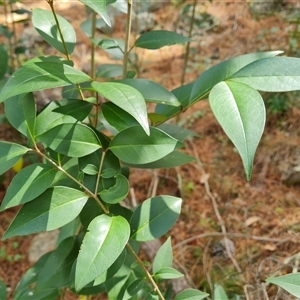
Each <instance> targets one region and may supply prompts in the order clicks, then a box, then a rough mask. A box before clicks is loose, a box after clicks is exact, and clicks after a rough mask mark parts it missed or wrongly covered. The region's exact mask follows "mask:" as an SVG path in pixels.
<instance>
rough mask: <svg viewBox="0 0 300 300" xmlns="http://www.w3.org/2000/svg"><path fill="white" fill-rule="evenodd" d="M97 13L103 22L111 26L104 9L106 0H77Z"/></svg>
mask: <svg viewBox="0 0 300 300" xmlns="http://www.w3.org/2000/svg"><path fill="white" fill-rule="evenodd" d="M79 1H80V2H82V3H83V4H85V5H86V6H88V7H89V8H91V9H92V10H93V11H95V12H96V13H97V14H99V15H100V16H101V18H102V19H103V20H104V21H105V23H106V24H107V25H108V26H110V27H111V22H110V19H109V16H108V14H107V10H106V2H107V1H106V0H100V1H99V0H79Z"/></svg>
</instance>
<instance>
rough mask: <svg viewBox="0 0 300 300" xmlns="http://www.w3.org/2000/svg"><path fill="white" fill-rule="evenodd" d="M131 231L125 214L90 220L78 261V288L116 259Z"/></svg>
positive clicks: (76, 283)
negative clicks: (123, 215)
mask: <svg viewBox="0 0 300 300" xmlns="http://www.w3.org/2000/svg"><path fill="white" fill-rule="evenodd" d="M129 234H130V227H129V224H128V222H127V221H126V220H125V219H124V218H123V217H121V216H113V217H110V216H107V215H101V216H99V217H96V218H95V219H94V220H93V221H92V222H91V223H90V225H89V227H88V232H87V233H86V235H85V237H84V239H83V242H82V245H81V249H80V252H79V255H78V259H77V263H76V271H75V289H76V291H79V290H81V289H82V288H83V287H84V286H85V285H87V284H88V283H90V282H91V281H92V280H94V279H96V278H97V277H98V276H100V275H101V274H102V273H104V272H105V271H106V270H107V269H108V268H109V267H110V266H111V265H112V264H113V263H114V262H115V261H116V259H117V258H118V257H119V255H120V254H121V252H122V251H123V249H124V247H125V245H126V243H127V241H128V239H129Z"/></svg>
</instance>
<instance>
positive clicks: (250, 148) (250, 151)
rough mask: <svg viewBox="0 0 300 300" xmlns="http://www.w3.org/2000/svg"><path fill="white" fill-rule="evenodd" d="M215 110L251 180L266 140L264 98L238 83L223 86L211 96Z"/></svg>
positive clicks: (222, 84)
mask: <svg viewBox="0 0 300 300" xmlns="http://www.w3.org/2000/svg"><path fill="white" fill-rule="evenodd" d="M209 103H210V106H211V109H212V111H213V113H214V115H215V117H216V118H217V120H218V122H219V123H220V124H221V126H222V128H223V130H224V131H225V133H226V134H227V135H228V137H229V138H230V139H231V141H232V142H233V144H234V145H235V147H236V148H237V150H238V152H239V154H240V156H241V158H242V161H243V165H244V169H245V173H246V177H247V180H250V178H251V172H252V167H253V159H254V154H255V151H256V148H257V146H258V143H259V141H260V138H261V136H262V133H263V130H264V126H265V119H266V112H265V106H264V102H263V100H262V97H261V95H260V94H259V93H258V92H257V91H256V90H254V89H252V88H251V87H249V86H247V85H245V84H242V83H238V82H232V81H227V82H220V83H219V84H217V85H216V86H214V88H213V89H212V90H211V92H210V94H209Z"/></svg>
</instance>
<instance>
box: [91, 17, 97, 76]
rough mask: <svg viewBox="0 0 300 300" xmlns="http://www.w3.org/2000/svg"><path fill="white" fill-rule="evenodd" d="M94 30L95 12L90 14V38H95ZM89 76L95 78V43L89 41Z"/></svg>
mask: <svg viewBox="0 0 300 300" xmlns="http://www.w3.org/2000/svg"><path fill="white" fill-rule="evenodd" d="M95 31H96V13H95V12H94V11H93V14H92V39H94V38H95ZM91 47H92V48H91V77H92V78H93V79H95V44H94V43H91Z"/></svg>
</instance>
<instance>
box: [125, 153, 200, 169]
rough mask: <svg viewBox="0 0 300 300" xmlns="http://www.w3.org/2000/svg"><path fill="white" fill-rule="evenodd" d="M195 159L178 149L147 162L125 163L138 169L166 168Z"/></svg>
mask: <svg viewBox="0 0 300 300" xmlns="http://www.w3.org/2000/svg"><path fill="white" fill-rule="evenodd" d="M193 161H195V158H194V157H192V156H190V155H188V154H185V153H183V152H179V151H173V152H171V153H170V154H168V155H166V156H165V157H163V158H161V159H159V160H157V161H154V162H152V163H148V164H139V165H137V164H127V165H129V166H130V167H132V168H138V169H168V168H175V167H178V166H182V165H186V164H188V163H190V162H193Z"/></svg>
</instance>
